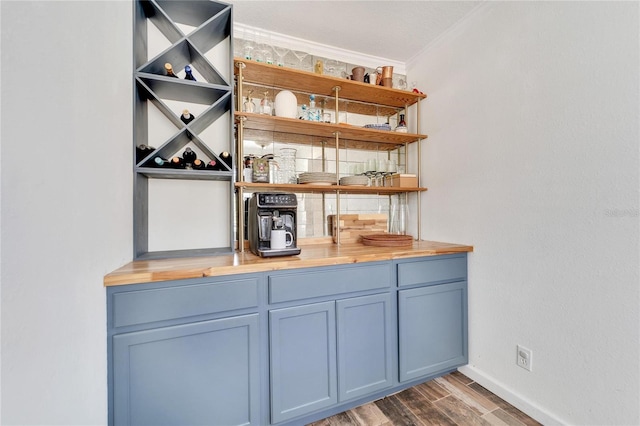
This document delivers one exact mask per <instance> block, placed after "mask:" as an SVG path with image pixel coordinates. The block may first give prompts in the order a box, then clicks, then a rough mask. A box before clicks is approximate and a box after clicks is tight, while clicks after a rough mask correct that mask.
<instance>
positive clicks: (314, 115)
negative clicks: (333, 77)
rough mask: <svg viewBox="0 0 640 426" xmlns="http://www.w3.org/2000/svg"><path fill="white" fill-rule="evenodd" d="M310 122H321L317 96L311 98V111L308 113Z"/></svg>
mask: <svg viewBox="0 0 640 426" xmlns="http://www.w3.org/2000/svg"><path fill="white" fill-rule="evenodd" d="M307 117H308V120H309V121H320V110H319V109H318V108H316V96H315V95H310V96H309V110H308V111H307Z"/></svg>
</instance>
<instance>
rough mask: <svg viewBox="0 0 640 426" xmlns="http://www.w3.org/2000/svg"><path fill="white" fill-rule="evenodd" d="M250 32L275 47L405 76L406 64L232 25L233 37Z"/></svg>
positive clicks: (240, 37) (245, 26) (260, 29)
mask: <svg viewBox="0 0 640 426" xmlns="http://www.w3.org/2000/svg"><path fill="white" fill-rule="evenodd" d="M247 30H248V31H252V32H254V33H259V34H261V35H264V36H266V37H269V38H270V39H271V43H273V44H274V45H276V46H282V47H287V48H289V49H293V50H303V51H305V52H308V53H309V54H311V55H315V56H321V57H323V58H330V59H335V60H337V61H340V62H345V63H347V64H353V65H359V66H363V67H367V68H376V67H379V66H381V65H391V66H393V71H394V73H397V74H401V75H406V64H405V63H404V62H399V61H394V60H391V59H387V58H381V57H379V56H372V55H366V54H363V53H361V52H354V51H353V50H347V49H341V48H339V47H335V46H329V45H326V44H321V43H317V42H314V41H310V40H305V39H302V38H297V37H292V36H288V35H286V34H280V33H277V32H273V31H268V30H264V29H262V28H258V27H252V26H249V25H244V24H241V23H237V22H234V23H233V37H234V38H236V39H242V35H243V33H244V31H247Z"/></svg>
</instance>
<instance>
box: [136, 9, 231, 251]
mask: <svg viewBox="0 0 640 426" xmlns="http://www.w3.org/2000/svg"><path fill="white" fill-rule="evenodd" d="M133 7H134V13H133V21H134V22H133V26H134V28H133V34H134V46H133V55H134V70H133V79H134V82H133V88H134V99H133V125H134V135H133V142H134V152H135V151H136V147H137V146H139V145H147V146H152V147H154V148H155V150H154V151H153V152H150V153H148V154H147V155H146V156H144V158H138V159H135V156H134V220H133V225H134V238H133V240H134V257H135V258H136V259H145V258H161V257H176V256H187V255H200V254H214V253H218V252H231V251H233V250H234V240H235V239H234V233H233V216H234V214H233V205H234V202H233V201H234V181H235V176H234V174H235V173H234V170H233V167H229V166H227V165H226V164H224V162H223V161H221V159H220V153H221V152H224V151H226V152H230V153H234V152H235V144H234V138H233V126H234V123H233V110H234V99H233V57H232V48H231V46H232V34H233V33H232V26H233V22H232V7H231V6H230V5H228V4H225V3H220V2H216V1H188V0H187V1H174V0H145V1H141V0H136V1H134V3H133ZM152 38H153V40H152ZM158 39H159V40H161V42H160V43H157V42H156V40H158ZM154 42H155V44H156V45H161V46H163V47H161V48H160V49H156V51H153V49H152V45H154ZM166 63H170V64H171V65H172V67H173V70H174V71H175V72H176V74H178V77H179V78H175V77H171V76H168V75H166V72H165V64H166ZM187 65H189V66H190V67H191V68H192V69H193V70H194V74H196V75H197V79H196V81H192V80H186V79H184V78H183V77H181V76H180V73H179V71H180V70H182V69H184V67H185V66H187ZM184 106H189V107H191V108H192V109H196V110H197V111H198V113H197V114H194V115H195V119H194V120H193V121H191V122H189V123H188V124H185V123H184V122H182V121H181V120H180V114H181V112H180V110H181V108H184ZM158 121H160V122H161V124H162V126H158V125H157V124H156V123H157V122H158ZM158 128H161V129H162V131H158ZM212 133H213V135H212ZM186 147H190V148H192V150H193V151H195V152H197V153H198V158H200V159H201V160H203V161H205V162H206V163H209V162H210V161H211V160H214V161H216V162H217V163H219V164H222V167H221V170H208V169H204V170H191V169H171V168H167V167H159V166H158V165H157V163H156V162H155V159H156V157H160V158H161V159H170V158H172V157H174V156H179V155H180V153H181V152H182V151H183V150H184V149H185V148H186ZM152 179H171V180H179V181H182V182H184V183H185V185H186V186H185V188H186V191H188V190H189V181H206V182H207V184H208V185H210V186H211V188H212V189H214V190H215V191H217V192H216V193H224V194H226V195H225V196H228V200H225V201H226V202H228V204H229V206H230V209H229V210H231V211H228V212H226V214H227V215H228V218H229V222H228V227H227V225H226V224H225V225H224V226H222V227H221V228H223V229H224V228H228V229H227V231H226V235H227V236H226V237H225V238H223V240H224V244H220V243H219V242H220V240H221V239H220V237H216V239H215V240H214V239H213V238H212V239H211V241H214V244H211V245H212V246H211V247H197V248H179V249H176V250H157V251H153V250H150V244H149V240H150V234H151V233H152V232H158V231H157V230H150V226H149V225H150V223H149V222H150V220H149V217H150V214H152V213H154V214H156V213H158V212H155V211H153V209H154V205H153V203H152V202H150V193H151V191H150V180H152ZM198 185H200V184H198ZM193 207H194V208H196V207H197V203H194V205H193ZM184 219H185V221H187V220H188V218H184ZM180 226H183V223H175V224H172V227H175V228H176V229H179V227H180ZM166 232H171V230H166ZM215 241H218V244H215Z"/></svg>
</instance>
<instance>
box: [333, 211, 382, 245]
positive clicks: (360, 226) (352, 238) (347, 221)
mask: <svg viewBox="0 0 640 426" xmlns="http://www.w3.org/2000/svg"><path fill="white" fill-rule="evenodd" d="M388 222H389V220H388V216H387V215H386V214H384V213H363V214H341V215H340V223H339V224H337V223H336V215H334V214H330V215H328V216H327V224H328V229H329V232H330V233H331V236H332V237H333V242H334V243H335V242H337V241H338V230H337V227H338V226H339V228H340V229H339V232H340V242H341V243H357V242H360V237H361V236H362V235H371V234H380V233H386V232H387V231H388V229H389V223H388Z"/></svg>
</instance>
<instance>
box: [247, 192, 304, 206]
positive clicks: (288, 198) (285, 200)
mask: <svg viewBox="0 0 640 426" xmlns="http://www.w3.org/2000/svg"><path fill="white" fill-rule="evenodd" d="M257 198H258V199H257V202H258V203H257V204H258V207H263V208H265V207H266V208H269V207H272V208H273V207H278V208H284V207H290V208H295V207H297V205H298V201H297V199H296V194H273V193H269V194H258V197H257Z"/></svg>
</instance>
